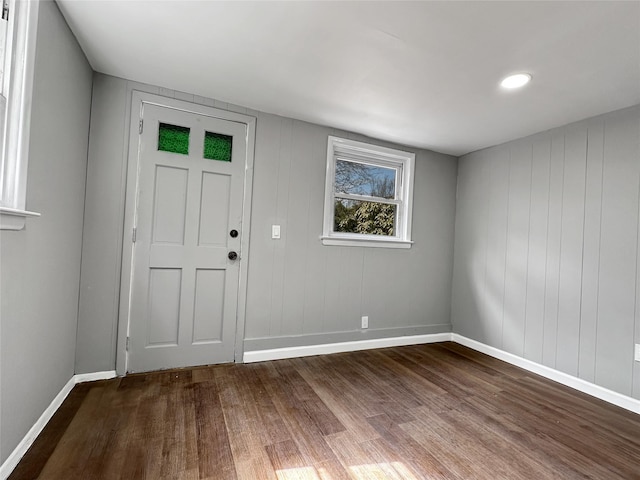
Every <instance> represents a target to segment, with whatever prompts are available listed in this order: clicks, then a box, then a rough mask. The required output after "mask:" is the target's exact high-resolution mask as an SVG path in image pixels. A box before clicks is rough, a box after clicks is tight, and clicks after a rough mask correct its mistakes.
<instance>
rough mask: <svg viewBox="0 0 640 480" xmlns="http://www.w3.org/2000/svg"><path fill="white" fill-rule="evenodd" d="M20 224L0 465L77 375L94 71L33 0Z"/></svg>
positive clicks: (9, 235) (4, 303)
mask: <svg viewBox="0 0 640 480" xmlns="http://www.w3.org/2000/svg"><path fill="white" fill-rule="evenodd" d="M39 8H40V11H39V22H38V37H37V50H36V64H35V80H34V93H33V103H32V111H31V117H32V122H31V138H30V147H29V148H30V156H29V170H28V192H27V207H28V209H29V210H35V211H37V212H40V213H41V214H42V217H41V218H37V219H28V220H27V228H26V230H23V231H19V232H10V231H2V232H1V234H0V237H1V238H0V248H1V252H0V255H1V257H0V261H1V265H0V272H1V273H0V282H1V285H2V289H1V298H0V326H1V333H2V336H1V348H0V355H1V356H0V392H1V399H0V405H1V413H0V418H1V422H0V463H2V462H4V461H5V460H6V458H7V457H8V456H9V454H10V453H11V452H12V451H13V449H14V448H15V447H16V446H17V444H18V442H20V440H22V438H23V437H24V435H25V434H26V433H27V431H28V430H29V429H30V428H31V427H32V426H33V424H34V423H35V422H36V420H37V419H38V418H39V417H40V415H41V414H42V413H43V412H44V410H45V408H46V407H47V406H48V405H49V404H50V403H51V401H52V400H53V399H54V397H55V396H56V395H57V394H58V393H59V392H60V390H61V389H62V387H63V386H64V385H65V384H66V383H67V382H68V381H69V379H70V378H71V377H72V376H73V374H74V359H75V339H76V324H77V311H78V285H79V281H80V248H81V244H82V212H83V209H84V193H85V173H86V162H87V138H88V133H89V132H88V130H89V128H88V125H89V114H90V104H91V87H92V82H91V78H92V73H91V68H90V66H89V64H88V63H87V61H86V59H85V57H84V54H83V53H82V51H81V50H80V48H79V46H78V44H77V43H76V40H75V38H74V36H73V35H72V34H71V32H70V31H69V29H68V27H67V25H66V23H65V21H64V19H63V18H62V15H60V12H59V11H58V8H57V6H56V5H55V4H54V3H52V2H48V1H47V2H42V3H40V6H39Z"/></svg>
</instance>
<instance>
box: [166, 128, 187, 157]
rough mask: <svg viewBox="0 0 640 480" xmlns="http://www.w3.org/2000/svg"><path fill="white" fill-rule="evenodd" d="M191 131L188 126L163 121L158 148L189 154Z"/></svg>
mask: <svg viewBox="0 0 640 480" xmlns="http://www.w3.org/2000/svg"><path fill="white" fill-rule="evenodd" d="M189 131H190V129H189V128H188V127H179V126H177V125H170V124H168V123H161V124H160V129H159V132H158V150H162V151H163V152H171V153H181V154H182V155H189Z"/></svg>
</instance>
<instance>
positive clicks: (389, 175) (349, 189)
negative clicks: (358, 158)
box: [335, 160, 396, 198]
mask: <svg viewBox="0 0 640 480" xmlns="http://www.w3.org/2000/svg"><path fill="white" fill-rule="evenodd" d="M335 192H336V193H349V194H353V195H367V196H372V197H380V198H396V170H395V169H393V168H384V167H378V166H374V165H365V164H363V163H356V162H349V161H347V160H336V180H335Z"/></svg>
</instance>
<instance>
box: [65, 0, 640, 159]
mask: <svg viewBox="0 0 640 480" xmlns="http://www.w3.org/2000/svg"><path fill="white" fill-rule="evenodd" d="M57 1H58V4H59V5H60V8H61V10H62V12H63V14H64V16H65V18H66V19H67V21H68V23H69V25H70V26H71V29H72V30H73V32H74V33H75V35H76V36H77V38H78V41H79V42H80V45H81V46H82V48H83V50H84V52H85V54H86V55H87V57H88V59H89V61H90V63H91V65H92V67H93V68H94V70H96V71H99V72H103V73H107V74H110V75H115V76H118V77H123V78H127V79H131V80H137V81H140V82H146V83H151V84H154V85H159V86H163V87H166V88H171V89H175V90H180V91H184V92H189V93H192V94H196V95H201V96H206V97H213V98H216V99H219V100H222V101H225V102H230V103H235V104H239V105H243V106H246V107H250V108H253V109H256V110H261V111H265V112H270V113H276V114H280V115H285V116H287V117H292V118H297V119H301V120H307V121H310V122H314V123H318V124H322V125H328V126H332V127H337V128H341V129H346V130H350V131H355V132H359V133H363V134H365V135H369V136H371V137H375V138H380V139H384V140H390V141H394V142H398V143H401V144H406V145H411V146H416V147H423V148H428V149H432V150H435V151H439V152H444V153H450V154H453V155H461V154H464V153H467V152H470V151H474V150H478V149H480V148H483V147H487V146H491V145H495V144H498V143H502V142H505V141H508V140H512V139H515V138H519V137H522V136H525V135H529V134H532V133H535V132H539V131H543V130H547V129H549V128H553V127H556V126H559V125H563V124H566V123H569V122H572V121H576V120H580V119H583V118H587V117H590V116H593V115H597V114H600V113H605V112H609V111H612V110H616V109H619V108H623V107H626V106H630V105H635V104H638V103H640V2H638V1H630V2H614V1H605V2H591V1H586V2H582V1H578V2H542V1H540V2H524V1H513V2H484V1H474V2H395V1H380V2H269V1H261V2H218V1H184V0H183V1H176V0H173V1H171V0H169V1H167V0H165V1H131V0H129V1H122V0H106V1H105V0H57ZM521 71H525V72H529V73H531V74H532V75H533V80H532V82H531V83H530V84H529V85H528V86H527V87H525V89H523V90H520V91H505V90H503V89H501V88H500V87H499V85H498V84H499V81H500V80H501V79H502V77H503V76H505V75H507V74H509V73H512V72H521Z"/></svg>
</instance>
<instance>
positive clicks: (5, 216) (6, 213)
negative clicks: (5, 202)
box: [0, 207, 40, 230]
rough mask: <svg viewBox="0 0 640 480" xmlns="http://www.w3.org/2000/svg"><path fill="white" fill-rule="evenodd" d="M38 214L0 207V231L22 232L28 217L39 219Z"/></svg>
mask: <svg viewBox="0 0 640 480" xmlns="http://www.w3.org/2000/svg"><path fill="white" fill-rule="evenodd" d="M39 216H40V214H39V213H36V212H29V211H27V210H18V209H17V208H7V207H0V230H22V229H23V228H24V226H25V223H26V220H27V217H39Z"/></svg>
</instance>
